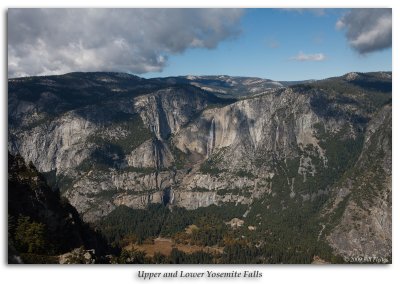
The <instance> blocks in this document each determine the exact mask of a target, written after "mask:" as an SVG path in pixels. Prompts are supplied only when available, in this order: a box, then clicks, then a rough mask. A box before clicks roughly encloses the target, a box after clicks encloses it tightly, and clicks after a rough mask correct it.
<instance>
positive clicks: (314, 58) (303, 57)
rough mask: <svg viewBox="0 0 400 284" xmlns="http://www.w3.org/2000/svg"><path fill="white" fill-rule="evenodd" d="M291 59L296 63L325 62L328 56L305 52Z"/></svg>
mask: <svg viewBox="0 0 400 284" xmlns="http://www.w3.org/2000/svg"><path fill="white" fill-rule="evenodd" d="M290 59H291V60H295V61H324V60H325V59H326V56H325V54H323V53H313V54H304V53H303V52H299V53H298V54H297V55H296V56H293V57H292V58H290Z"/></svg>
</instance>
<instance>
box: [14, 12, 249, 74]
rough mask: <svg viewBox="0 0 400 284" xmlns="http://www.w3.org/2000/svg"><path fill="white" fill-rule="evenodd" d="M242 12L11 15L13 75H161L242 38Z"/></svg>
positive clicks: (44, 13) (25, 13) (38, 13)
mask: <svg viewBox="0 0 400 284" xmlns="http://www.w3.org/2000/svg"><path fill="white" fill-rule="evenodd" d="M242 14H243V11H242V10H240V9H9V10H8V75H9V77H19V76H28V75H44V74H46V75H48V74H61V73H66V72H70V71H121V72H132V73H138V74H141V73H146V72H158V71H161V70H162V69H163V68H164V67H165V66H166V64H167V61H168V55H171V54H179V53H182V52H184V51H185V50H187V49H190V48H208V49H212V48H215V47H216V46H217V45H218V44H219V43H220V42H221V41H223V40H226V39H229V38H233V37H235V36H237V35H238V34H239V33H240V30H239V23H240V19H241V16H242Z"/></svg>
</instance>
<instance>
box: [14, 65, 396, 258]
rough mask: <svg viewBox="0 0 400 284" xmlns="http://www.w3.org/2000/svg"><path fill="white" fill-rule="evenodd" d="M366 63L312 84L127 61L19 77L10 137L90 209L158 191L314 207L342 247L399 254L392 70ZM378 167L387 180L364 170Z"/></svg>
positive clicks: (188, 197) (86, 213)
mask: <svg viewBox="0 0 400 284" xmlns="http://www.w3.org/2000/svg"><path fill="white" fill-rule="evenodd" d="M354 74H356V75H351V74H350V75H349V74H347V75H345V76H342V77H337V78H330V79H326V80H322V81H316V82H306V83H303V84H300V85H292V84H290V83H288V82H285V83H284V84H281V83H278V82H273V81H270V80H262V79H257V78H243V77H229V76H214V77H213V76H211V77H209V76H206V77H174V78H160V79H147V80H146V79H141V78H138V77H135V76H131V75H127V74H120V73H71V74H66V75H63V76H49V77H33V78H26V79H23V78H21V79H11V80H9V150H10V151H11V152H12V153H19V154H21V156H22V157H23V158H24V159H25V160H27V161H31V162H32V163H33V164H34V165H35V166H36V167H37V168H38V169H39V171H41V172H43V173H44V174H45V175H46V177H47V178H48V180H49V182H50V183H51V185H52V186H53V187H59V188H60V189H61V192H62V195H63V196H65V197H67V198H68V200H69V201H70V203H71V204H72V205H73V206H74V207H75V208H76V209H77V210H78V212H79V213H80V214H81V215H82V217H83V219H84V220H86V221H89V222H95V221H96V220H99V219H100V218H102V217H103V216H105V215H107V214H109V213H110V212H111V211H112V210H114V209H115V208H116V207H118V206H120V205H126V206H129V207H131V208H146V206H147V205H148V204H150V203H163V204H165V205H168V206H179V207H185V208H187V209H196V208H199V207H206V206H209V205H213V204H214V205H221V204H224V203H230V204H244V205H246V206H248V208H249V209H248V212H246V215H247V214H249V215H248V216H250V217H249V218H254V220H256V219H257V218H259V217H258V215H260V214H261V215H265V216H268V214H279V211H284V210H294V211H295V210H302V209H301V208H314V207H315V208H322V209H318V210H320V211H318V210H314V209H313V211H310V212H312V214H314V215H313V219H315V220H321V223H323V224H324V226H326V229H324V230H323V231H321V232H320V234H319V236H318V238H322V239H323V238H326V239H327V240H328V241H329V243H330V245H331V246H332V247H333V248H334V249H335V250H336V251H337V252H338V253H339V254H340V255H342V256H346V257H347V256H353V255H354V254H357V253H360V254H361V253H363V254H364V255H374V253H373V252H375V255H378V256H384V257H387V256H388V255H389V254H390V252H391V249H390V246H391V245H390V235H391V214H390V210H391V199H390V198H391V184H390V183H389V181H390V176H391V160H390V157H391V144H390V143H389V142H388V141H389V140H390V139H389V135H391V127H390V124H391V116H390V114H391V108H390V100H391V74H390V73H367V74H362V73H354ZM284 86H287V87H284ZM233 97H235V98H238V97H240V100H237V99H232V98H233ZM374 141H375V142H374ZM376 141H377V142H376ZM377 144H379V145H380V148H377V147H376V145H377ZM374 157H376V159H375V158H374ZM378 157H379V159H378ZM369 159H371V160H373V161H374V165H375V166H376V167H375V168H371V163H370V162H369ZM376 169H379V173H380V174H379V175H380V177H382V178H383V180H384V182H381V181H380V182H379V183H377V182H375V181H373V180H369V179H366V177H371V176H376V174H374V175H373V173H375V170H376ZM353 176H355V177H356V178H353ZM363 180H364V181H366V180H367V181H368V182H365V184H362V183H361V184H359V183H360V182H362V181H363ZM371 186H372V187H374V188H375V189H374V191H373V193H371V194H372V195H371V194H370V193H366V195H365V194H364V193H365V192H369V190H367V189H368V188H371ZM364 189H365V190H364ZM371 196H373V197H374V198H372V199H371V200H372V201H371V202H370V201H368V198H371ZM321 200H323V201H321ZM321 203H322V204H321ZM322 205H323V206H322ZM313 206H314V207H313ZM299 208H300V209H299ZM257 210H260V211H259V212H260V213H257V212H258V211H257ZM294 214H296V213H294ZM310 214H311V213H310ZM253 215H254V216H253ZM252 216H253V217H252ZM355 216H358V217H355ZM244 217H246V216H244ZM354 218H360V219H362V220H365V221H362V222H361V221H360V224H359V225H356V224H358V223H354V222H353V221H352V220H353V219H354ZM351 222H353V223H351ZM350 223H351V224H352V225H351V226H349V225H348V224H350ZM254 224H256V223H254ZM371 224H372V225H371ZM324 228H325V227H324ZM257 230H258V227H257ZM367 231H368V234H367V233H366V232H367ZM376 235H379V237H376ZM361 236H367V237H366V238H364V239H363V238H361Z"/></svg>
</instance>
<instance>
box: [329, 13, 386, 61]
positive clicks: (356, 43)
mask: <svg viewBox="0 0 400 284" xmlns="http://www.w3.org/2000/svg"><path fill="white" fill-rule="evenodd" d="M336 27H337V28H338V29H345V30H346V37H347V40H348V41H349V44H350V46H351V47H353V48H354V49H355V50H356V51H357V52H359V53H360V54H366V53H369V52H373V51H378V50H382V49H385V48H388V47H391V46H392V9H352V10H351V11H350V12H348V13H347V14H345V15H344V16H343V17H342V18H341V19H340V20H339V21H338V22H337V23H336Z"/></svg>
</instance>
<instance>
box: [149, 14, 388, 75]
mask: <svg viewBox="0 0 400 284" xmlns="http://www.w3.org/2000/svg"><path fill="white" fill-rule="evenodd" d="M346 12H348V10H347V9H325V10H324V12H321V13H322V14H321V13H319V12H312V11H304V10H302V11H297V10H282V9H246V11H245V13H244V15H243V17H242V19H241V23H240V25H241V29H242V31H241V33H240V35H239V36H237V37H236V38H233V39H228V40H225V41H222V42H221V43H220V44H219V45H218V46H217V48H215V49H204V48H196V49H188V50H186V51H185V52H184V53H183V54H176V55H170V56H169V60H168V64H167V66H166V67H165V68H164V70H163V71H162V72H154V73H153V72H152V73H147V74H144V77H147V78H150V77H164V76H176V75H187V74H192V75H215V74H226V75H234V76H255V77H262V78H269V79H274V80H303V79H322V78H326V77H332V76H338V75H342V74H344V73H347V72H352V71H360V72H369V71H391V70H392V48H391V47H390V48H386V49H384V50H378V51H374V52H370V53H368V54H359V53H358V52H357V51H356V50H354V49H353V48H351V47H350V45H349V44H348V42H347V39H346V36H345V32H344V31H343V30H339V29H337V28H336V23H337V21H338V20H339V19H340V18H341V17H342V16H343V15H344V14H345V13H346ZM301 52H302V53H304V54H319V53H322V54H324V56H325V57H326V58H325V60H322V61H296V60H294V59H293V57H295V56H296V55H298V54H299V53H301ZM142 76H143V75H142Z"/></svg>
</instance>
